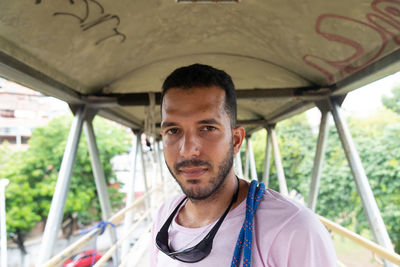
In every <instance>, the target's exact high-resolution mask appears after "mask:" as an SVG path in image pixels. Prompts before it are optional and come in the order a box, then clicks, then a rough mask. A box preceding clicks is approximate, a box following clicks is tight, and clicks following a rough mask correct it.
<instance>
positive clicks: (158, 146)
mask: <svg viewBox="0 0 400 267" xmlns="http://www.w3.org/2000/svg"><path fill="white" fill-rule="evenodd" d="M154 147H155V149H156V157H157V163H158V168H159V170H160V178H161V184H162V190H163V199H164V201H165V199H166V197H167V188H166V187H165V178H164V171H163V163H162V159H161V146H160V142H159V141H155V143H154Z"/></svg>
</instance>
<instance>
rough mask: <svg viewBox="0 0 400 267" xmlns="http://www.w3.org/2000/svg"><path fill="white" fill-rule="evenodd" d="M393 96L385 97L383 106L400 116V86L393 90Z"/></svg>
mask: <svg viewBox="0 0 400 267" xmlns="http://www.w3.org/2000/svg"><path fill="white" fill-rule="evenodd" d="M391 91H392V94H393V96H391V97H388V96H383V97H382V104H383V105H384V106H385V107H386V108H388V109H391V110H393V111H394V112H396V113H397V114H400V84H399V85H397V86H395V87H393V88H392V90H391Z"/></svg>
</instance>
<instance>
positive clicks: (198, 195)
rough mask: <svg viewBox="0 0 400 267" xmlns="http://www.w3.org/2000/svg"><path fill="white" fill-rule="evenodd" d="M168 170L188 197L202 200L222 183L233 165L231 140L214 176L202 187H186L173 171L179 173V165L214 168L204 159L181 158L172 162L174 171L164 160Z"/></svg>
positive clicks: (194, 182)
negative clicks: (176, 161) (174, 162)
mask: <svg viewBox="0 0 400 267" xmlns="http://www.w3.org/2000/svg"><path fill="white" fill-rule="evenodd" d="M165 163H166V165H167V167H168V170H169V172H170V173H171V175H172V176H173V177H174V179H175V181H176V182H177V183H178V184H179V186H180V187H181V189H182V192H183V193H184V194H185V195H186V196H187V197H188V198H189V199H193V200H204V199H207V198H209V197H210V196H212V195H213V194H214V193H215V192H216V191H217V190H218V189H219V188H220V187H221V185H222V184H223V183H224V181H225V179H226V177H227V176H228V173H229V172H230V171H231V169H232V166H233V142H231V143H230V145H229V149H228V151H227V152H226V154H225V157H224V159H223V160H222V162H221V164H220V165H219V166H218V173H217V175H216V176H213V177H211V178H210V181H209V182H208V184H207V185H206V186H205V187H204V188H197V189H196V190H195V188H192V187H189V188H186V187H185V186H184V185H183V184H182V183H181V182H180V181H179V180H178V178H177V177H176V175H175V173H179V168H181V167H189V166H206V167H207V168H208V169H209V170H210V171H212V170H213V169H214V167H213V165H212V164H211V163H210V162H209V161H206V160H200V159H190V160H183V161H181V162H178V163H176V164H174V167H173V168H174V172H173V171H172V170H171V167H170V166H169V165H168V163H167V162H165ZM188 182H189V183H192V184H196V183H198V181H197V180H193V181H190V180H189V181H188Z"/></svg>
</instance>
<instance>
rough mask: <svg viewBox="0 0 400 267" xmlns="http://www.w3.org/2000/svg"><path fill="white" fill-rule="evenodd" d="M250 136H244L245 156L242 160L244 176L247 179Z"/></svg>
mask: <svg viewBox="0 0 400 267" xmlns="http://www.w3.org/2000/svg"><path fill="white" fill-rule="evenodd" d="M249 140H250V137H248V136H246V154H245V155H246V157H245V161H244V178H245V179H249V169H250V148H249Z"/></svg>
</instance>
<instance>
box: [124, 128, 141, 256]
mask: <svg viewBox="0 0 400 267" xmlns="http://www.w3.org/2000/svg"><path fill="white" fill-rule="evenodd" d="M135 136H136V140H135V143H134V145H133V147H132V154H133V160H132V165H131V175H130V177H129V180H128V182H127V185H126V186H127V188H128V192H127V195H126V206H127V207H128V206H130V205H131V204H132V203H133V201H134V200H135V181H136V169H137V168H136V164H137V156H138V154H139V146H140V133H137V134H136V135H135ZM132 220H133V210H129V211H127V212H126V214H125V218H124V233H127V232H128V230H129V228H131V225H132ZM129 243H130V240H129V238H128V239H127V240H126V241H125V242H124V243H123V244H122V252H121V256H122V258H123V257H124V256H126V254H127V253H128V252H129Z"/></svg>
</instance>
